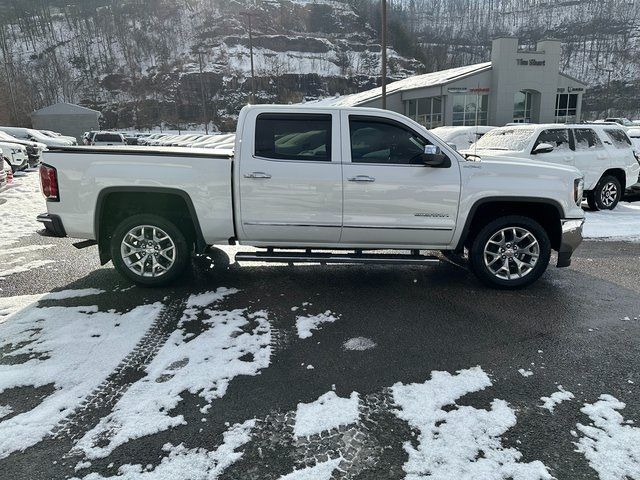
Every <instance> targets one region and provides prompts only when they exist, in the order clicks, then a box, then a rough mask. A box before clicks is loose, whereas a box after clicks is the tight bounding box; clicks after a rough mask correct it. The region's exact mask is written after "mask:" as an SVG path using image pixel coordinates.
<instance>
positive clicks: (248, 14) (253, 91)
mask: <svg viewBox="0 0 640 480" xmlns="http://www.w3.org/2000/svg"><path fill="white" fill-rule="evenodd" d="M242 15H246V17H247V26H248V28H249V57H250V61H251V103H252V104H255V103H256V77H255V74H254V71H253V31H252V28H251V17H252V16H253V15H254V14H253V13H252V12H242Z"/></svg>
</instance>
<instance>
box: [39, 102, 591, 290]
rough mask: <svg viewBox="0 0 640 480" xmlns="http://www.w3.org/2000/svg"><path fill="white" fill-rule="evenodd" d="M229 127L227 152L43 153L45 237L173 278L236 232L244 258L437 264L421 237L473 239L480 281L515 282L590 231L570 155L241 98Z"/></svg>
mask: <svg viewBox="0 0 640 480" xmlns="http://www.w3.org/2000/svg"><path fill="white" fill-rule="evenodd" d="M235 138H236V143H235V147H234V149H233V150H229V151H226V152H219V153H218V152H217V151H216V150H215V149H212V150H207V149H184V148H175V147H173V148H148V149H135V148H128V149H127V148H121V149H115V148H105V149H102V150H100V149H94V148H79V147H76V148H74V147H69V148H60V149H54V150H51V151H48V152H46V153H45V162H44V164H43V165H42V166H41V168H40V176H41V182H42V191H43V193H44V195H45V197H46V198H47V210H48V212H47V213H45V214H43V215H40V216H39V217H38V219H39V221H41V222H43V223H44V224H45V227H46V229H47V232H48V233H49V234H50V235H55V236H71V237H77V238H83V239H87V240H93V241H95V242H96V243H97V244H98V249H99V252H100V258H101V261H102V262H103V263H106V262H108V261H109V260H112V261H113V263H114V265H115V266H116V268H117V269H118V271H119V272H120V273H121V274H123V275H124V276H126V277H127V278H129V279H131V280H133V281H134V282H136V283H139V284H143V285H149V286H155V285H164V284H167V283H169V282H171V281H172V280H175V279H176V278H177V277H178V276H179V275H180V274H181V273H182V272H183V271H184V270H185V269H186V268H187V266H188V265H189V264H190V261H189V260H190V255H191V253H192V252H196V253H204V252H205V251H209V252H211V251H212V250H211V249H210V247H211V246H212V245H216V244H235V243H242V244H246V245H251V246H255V247H262V248H265V249H266V250H264V251H259V252H238V253H237V254H236V256H235V260H236V261H237V262H244V261H250V262H251V261H260V262H274V263H321V264H335V263H339V264H365V263H370V264H375V263H382V264H404V265H429V264H434V263H438V262H439V259H438V258H437V257H435V256H434V255H433V254H422V253H421V250H425V251H429V250H443V251H446V252H458V253H463V252H464V251H465V249H466V250H467V251H468V252H469V260H470V264H471V267H472V270H473V271H474V273H475V274H476V275H477V276H478V278H479V279H481V280H482V281H483V282H485V283H487V284H489V285H491V286H493V287H497V288H518V287H524V286H526V285H529V284H531V283H532V282H534V281H535V280H537V279H538V278H539V277H540V276H541V275H542V274H543V272H544V271H545V270H546V268H547V266H548V264H549V261H550V259H551V250H556V251H557V252H558V263H557V265H558V266H559V267H566V266H568V265H569V264H570V261H571V255H572V253H573V251H574V249H575V248H577V246H578V245H579V244H580V242H581V240H582V236H581V232H582V224H583V222H584V212H583V211H582V209H581V208H580V206H579V205H580V202H581V200H582V178H581V174H580V172H578V171H577V170H576V169H575V168H573V167H570V166H561V165H552V164H543V163H539V162H530V161H526V160H514V159H503V158H501V157H493V158H484V159H483V160H482V161H478V160H477V159H465V158H464V157H462V156H461V155H460V154H459V153H458V152H457V151H455V150H454V149H452V148H451V147H449V146H448V145H447V144H446V143H445V142H443V141H442V140H441V139H440V138H438V137H437V136H436V135H433V134H432V133H430V132H429V131H428V130H426V129H425V128H424V127H423V126H422V125H420V124H418V123H416V122H414V121H413V120H410V119H409V118H407V117H405V116H404V115H400V114H398V113H395V112H390V111H387V110H379V109H374V108H359V107H358V108H340V107H321V106H275V105H256V106H248V107H245V108H243V109H242V111H241V112H240V116H239V119H238V129H237V134H236V137H235ZM86 243H89V244H90V243H92V242H85V244H86ZM385 250H386V252H384V251H385ZM214 251H215V250H214ZM349 251H351V252H349ZM381 251H383V252H381ZM390 251H391V252H390ZM407 252H408V254H407ZM225 255H226V254H225ZM227 262H228V259H227Z"/></svg>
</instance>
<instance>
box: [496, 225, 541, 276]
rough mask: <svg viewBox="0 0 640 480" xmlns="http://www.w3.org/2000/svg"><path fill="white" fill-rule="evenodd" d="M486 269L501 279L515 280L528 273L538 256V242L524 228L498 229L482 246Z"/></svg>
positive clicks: (536, 261)
mask: <svg viewBox="0 0 640 480" xmlns="http://www.w3.org/2000/svg"><path fill="white" fill-rule="evenodd" d="M483 256H484V264H485V266H486V267H487V270H489V272H490V273H491V274H492V275H493V276H494V277H497V278H499V279H501V280H517V279H520V278H524V277H526V276H527V275H529V274H530V273H531V272H532V271H533V269H534V267H535V266H536V264H537V263H538V258H539V257H540V244H539V243H538V240H537V239H536V237H535V236H534V235H533V234H532V233H531V232H530V231H529V230H527V229H526V228H522V227H508V228H503V229H501V230H498V231H497V232H496V233H494V234H493V235H492V236H491V238H489V240H488V241H487V243H486V244H485V246H484V255H483Z"/></svg>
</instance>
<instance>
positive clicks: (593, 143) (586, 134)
mask: <svg viewBox="0 0 640 480" xmlns="http://www.w3.org/2000/svg"><path fill="white" fill-rule="evenodd" d="M573 136H574V138H575V141H576V150H589V149H594V148H602V142H601V141H600V138H599V137H598V134H597V133H596V132H595V130H593V129H591V128H576V129H574V130H573Z"/></svg>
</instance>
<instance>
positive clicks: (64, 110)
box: [31, 102, 100, 116]
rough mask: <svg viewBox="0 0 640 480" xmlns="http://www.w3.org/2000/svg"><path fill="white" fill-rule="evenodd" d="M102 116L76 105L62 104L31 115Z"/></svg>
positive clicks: (42, 109) (95, 111)
mask: <svg viewBox="0 0 640 480" xmlns="http://www.w3.org/2000/svg"><path fill="white" fill-rule="evenodd" d="M90 113H91V114H100V112H98V111H97V110H92V109H90V108H87V107H82V106H80V105H75V104H73V103H66V102H60V103H56V104H54V105H49V106H48V107H44V108H41V109H40V110H36V111H34V112H33V113H32V114H31V115H32V116H34V115H36V116H37V115H82V114H85V115H86V114H90Z"/></svg>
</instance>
